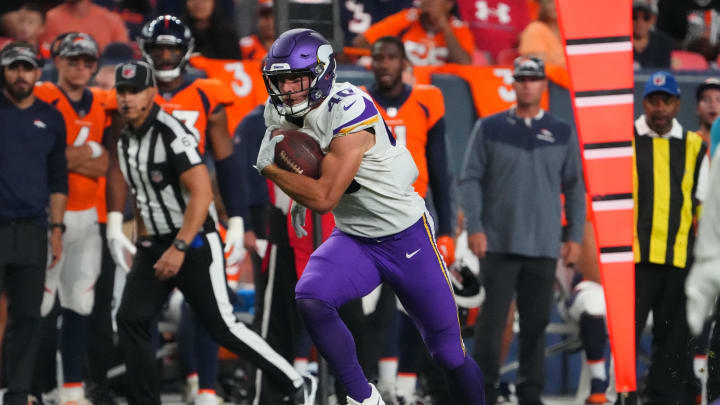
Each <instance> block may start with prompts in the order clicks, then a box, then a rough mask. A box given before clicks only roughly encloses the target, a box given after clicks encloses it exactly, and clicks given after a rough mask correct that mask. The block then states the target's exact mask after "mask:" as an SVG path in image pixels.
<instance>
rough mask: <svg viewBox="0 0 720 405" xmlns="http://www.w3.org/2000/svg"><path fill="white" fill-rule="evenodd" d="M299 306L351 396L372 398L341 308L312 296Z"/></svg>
mask: <svg viewBox="0 0 720 405" xmlns="http://www.w3.org/2000/svg"><path fill="white" fill-rule="evenodd" d="M297 305H298V309H299V310H300V313H301V314H302V316H303V318H304V319H305V326H306V327H307V330H308V332H310V337H311V338H312V340H313V342H314V343H315V346H317V349H318V351H320V354H322V355H323V357H325V360H327V361H328V363H329V364H330V365H331V366H332V367H333V369H334V370H335V376H336V377H337V379H338V380H340V382H341V383H342V384H343V385H344V386H345V389H346V390H347V392H348V395H349V396H350V398H352V399H354V400H355V401H358V402H362V401H363V400H365V399H366V398H369V397H370V394H371V393H372V391H371V389H370V384H368V382H367V378H366V377H365V374H364V373H363V371H362V368H361V367H360V362H358V358H357V353H356V351H355V341H354V340H353V337H352V334H350V331H349V330H348V328H347V326H345V324H344V323H343V322H342V320H341V319H340V315H339V314H338V311H337V308H335V307H333V306H332V305H330V304H328V303H326V302H324V301H320V300H316V299H308V298H305V299H298V300H297ZM476 367H477V366H476Z"/></svg>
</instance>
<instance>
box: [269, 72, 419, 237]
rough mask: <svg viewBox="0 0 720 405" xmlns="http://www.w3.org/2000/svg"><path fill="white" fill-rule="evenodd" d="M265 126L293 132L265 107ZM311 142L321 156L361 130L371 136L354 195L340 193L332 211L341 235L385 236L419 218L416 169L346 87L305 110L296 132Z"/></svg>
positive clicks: (366, 102) (365, 102)
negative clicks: (335, 140)
mask: <svg viewBox="0 0 720 405" xmlns="http://www.w3.org/2000/svg"><path fill="white" fill-rule="evenodd" d="M265 124H266V125H267V126H271V125H277V126H280V127H283V128H292V129H298V127H297V126H296V125H294V124H292V123H291V122H289V121H287V120H286V119H285V117H283V116H281V115H280V114H278V113H277V111H276V110H275V107H274V106H273V105H272V104H271V103H270V102H268V103H266V105H265ZM299 129H300V130H302V131H303V132H306V133H307V134H309V135H310V136H312V137H313V138H314V139H315V140H316V141H318V143H319V144H320V147H321V148H322V151H323V153H325V154H327V153H328V151H329V149H330V142H332V140H333V138H335V137H338V136H345V135H348V134H351V133H353V132H358V131H361V130H366V131H369V132H374V133H375V145H374V146H373V147H372V148H370V149H369V150H368V151H367V152H365V155H364V156H363V159H362V162H361V163H360V168H359V169H358V171H357V173H356V174H355V181H356V182H357V183H358V184H359V185H360V189H359V190H357V191H355V192H353V193H346V194H344V195H343V196H342V197H341V198H340V202H339V203H338V205H337V206H336V207H335V209H334V210H333V214H334V215H335V224H336V225H337V227H338V228H339V229H340V230H342V231H343V232H345V233H347V234H350V235H355V236H361V237H367V238H374V237H382V236H388V235H392V234H395V233H398V232H400V231H403V230H405V229H407V228H409V227H410V226H411V225H413V224H414V223H415V222H417V221H418V220H419V219H420V217H421V216H422V215H423V213H424V212H425V201H424V200H423V199H422V198H421V197H420V196H419V195H418V194H417V193H416V192H415V189H414V188H413V186H412V185H413V183H414V182H415V179H416V178H417V176H418V170H417V166H415V162H414V161H413V159H412V156H411V155H410V152H409V151H408V150H407V149H405V147H404V146H401V145H395V138H394V137H393V135H392V133H391V132H390V129H389V128H388V127H387V125H385V121H383V118H382V116H381V115H380V113H379V112H378V110H377V108H376V107H375V104H374V103H373V101H372V99H371V98H370V96H369V95H367V94H365V93H364V92H363V91H362V90H360V89H358V88H357V87H355V86H353V85H352V84H350V83H336V84H335V85H334V86H333V88H332V90H331V92H330V95H329V96H328V97H327V98H325V100H323V102H322V103H321V104H320V105H319V106H317V107H315V108H313V109H312V110H310V111H309V112H308V113H307V114H306V115H305V117H304V124H303V126H302V128H299Z"/></svg>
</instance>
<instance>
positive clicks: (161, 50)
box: [148, 45, 185, 82]
mask: <svg viewBox="0 0 720 405" xmlns="http://www.w3.org/2000/svg"><path fill="white" fill-rule="evenodd" d="M148 48H149V49H148V51H149V52H148V54H149V55H150V59H152V66H153V69H155V76H156V77H157V79H158V80H159V81H161V82H169V81H172V80H174V79H176V78H178V77H179V76H180V75H181V74H182V71H183V67H184V65H185V64H184V63H183V62H184V61H185V60H184V54H183V51H184V49H183V48H181V47H178V46H169V45H151V46H149V47H148ZM165 50H170V52H165Z"/></svg>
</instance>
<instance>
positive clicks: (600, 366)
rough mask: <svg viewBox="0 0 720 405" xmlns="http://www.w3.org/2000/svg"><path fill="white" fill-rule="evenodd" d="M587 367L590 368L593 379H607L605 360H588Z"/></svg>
mask: <svg viewBox="0 0 720 405" xmlns="http://www.w3.org/2000/svg"><path fill="white" fill-rule="evenodd" d="M587 365H588V367H589V368H590V374H591V375H592V378H597V379H598V380H603V381H605V380H606V379H607V373H606V371H605V359H601V360H588V361H587Z"/></svg>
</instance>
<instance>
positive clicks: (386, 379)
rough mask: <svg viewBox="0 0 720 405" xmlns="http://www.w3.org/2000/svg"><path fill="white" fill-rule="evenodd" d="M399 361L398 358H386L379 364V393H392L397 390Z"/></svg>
mask: <svg viewBox="0 0 720 405" xmlns="http://www.w3.org/2000/svg"><path fill="white" fill-rule="evenodd" d="M397 370H398V359H397V357H385V358H382V359H380V362H379V363H378V374H379V375H378V386H377V388H378V391H380V393H381V394H382V393H386V392H387V393H392V392H393V390H394V389H395V380H396V379H397Z"/></svg>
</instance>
